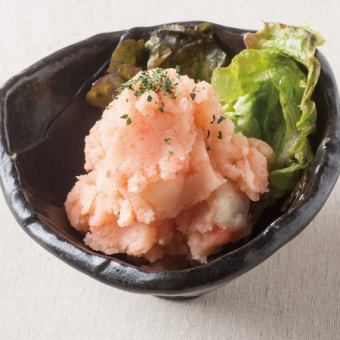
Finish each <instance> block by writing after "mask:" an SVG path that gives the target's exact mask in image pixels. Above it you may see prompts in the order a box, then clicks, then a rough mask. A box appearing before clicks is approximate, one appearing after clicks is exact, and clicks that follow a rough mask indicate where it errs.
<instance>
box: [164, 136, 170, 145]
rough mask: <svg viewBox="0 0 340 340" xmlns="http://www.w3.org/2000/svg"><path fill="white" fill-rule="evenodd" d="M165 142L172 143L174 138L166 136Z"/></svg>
mask: <svg viewBox="0 0 340 340" xmlns="http://www.w3.org/2000/svg"><path fill="white" fill-rule="evenodd" d="M164 142H165V143H166V144H171V142H172V139H171V138H169V137H167V138H164Z"/></svg>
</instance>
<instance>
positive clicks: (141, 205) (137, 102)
mask: <svg viewBox="0 0 340 340" xmlns="http://www.w3.org/2000/svg"><path fill="white" fill-rule="evenodd" d="M272 157H273V152H272V150H271V148H270V147H269V146H268V145H267V144H266V143H264V142H263V141H260V140H256V139H252V138H250V139H248V138H246V137H245V136H243V135H242V134H240V133H236V132H235V131H234V126H233V123H232V122H231V121H229V120H228V119H225V117H224V116H223V110H222V108H221V106H220V105H219V102H218V99H217V97H216V95H215V93H214V92H213V89H212V87H211V85H210V84H208V83H206V82H199V83H195V82H194V80H192V79H190V78H188V77H187V76H180V75H179V74H178V73H177V72H176V70H174V69H167V70H162V69H154V70H150V71H144V72H141V73H139V74H137V75H136V76H135V77H134V78H133V79H132V81H130V82H129V83H127V84H126V85H125V86H124V89H123V90H122V92H121V93H120V95H119V96H118V97H117V98H116V99H114V100H113V101H112V102H111V103H110V105H109V106H108V107H107V108H106V110H105V111H104V112H103V115H102V118H101V119H100V120H99V121H98V122H97V123H96V124H95V125H94V126H93V128H92V129H91V131H90V134H89V135H88V136H87V137H86V140H85V160H86V161H85V169H86V171H87V172H88V173H87V174H86V175H82V176H79V177H78V181H77V183H76V184H75V186H74V187H73V189H72V190H71V192H70V193H69V194H68V196H67V199H66V202H65V208H66V212H67V215H68V218H69V220H70V223H71V225H72V226H73V227H75V228H76V229H77V230H79V231H81V232H84V233H86V236H85V239H84V241H85V243H86V244H87V245H88V246H90V247H91V248H92V249H94V250H97V251H101V252H103V253H105V254H108V255H111V254H116V253H127V254H129V255H132V256H138V257H145V258H147V259H148V260H149V261H150V262H155V261H157V260H159V259H161V258H163V257H165V256H176V255H184V256H187V258H188V259H193V260H197V261H200V262H201V263H204V262H206V261H207V256H209V255H210V254H212V253H213V252H215V251H216V250H217V249H218V248H219V247H221V246H222V245H224V244H226V243H228V242H235V241H237V240H239V239H240V238H242V237H244V236H246V235H248V234H249V233H250V231H251V226H250V220H249V202H250V200H253V201H255V200H258V199H259V197H260V195H261V193H263V192H265V191H267V187H268V170H267V168H268V163H269V162H270V161H271V160H272Z"/></svg>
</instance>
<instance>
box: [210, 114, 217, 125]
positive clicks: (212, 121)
mask: <svg viewBox="0 0 340 340" xmlns="http://www.w3.org/2000/svg"><path fill="white" fill-rule="evenodd" d="M215 119H216V116H215V115H213V116H212V120H211V121H210V124H213V123H214V122H215Z"/></svg>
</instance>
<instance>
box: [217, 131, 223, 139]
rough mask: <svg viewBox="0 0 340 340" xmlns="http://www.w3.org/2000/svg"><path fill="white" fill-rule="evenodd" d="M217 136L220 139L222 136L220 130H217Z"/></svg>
mask: <svg viewBox="0 0 340 340" xmlns="http://www.w3.org/2000/svg"><path fill="white" fill-rule="evenodd" d="M217 138H218V139H222V138H223V134H222V131H218V134H217Z"/></svg>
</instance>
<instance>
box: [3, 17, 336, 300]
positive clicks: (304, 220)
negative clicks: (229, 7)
mask: <svg viewBox="0 0 340 340" xmlns="http://www.w3.org/2000/svg"><path fill="white" fill-rule="evenodd" d="M200 22H202V21H188V22H177V23H180V24H185V25H194V24H197V23H200ZM212 24H213V23H212ZM159 26H162V25H156V26H149V27H135V28H132V29H130V30H122V31H117V32H108V33H100V34H96V35H94V36H92V37H90V38H88V39H84V40H81V41H79V42H77V43H74V44H71V45H69V46H67V47H65V48H62V49H60V50H58V51H56V52H54V53H52V54H50V55H49V56H47V57H45V58H43V59H41V60H40V61H38V62H37V63H35V64H33V65H32V66H30V67H28V68H27V69H25V70H23V71H22V72H20V73H19V74H17V75H15V76H14V77H12V78H11V79H9V80H8V81H7V82H6V83H5V84H4V85H3V86H2V88H1V89H0V182H1V187H2V190H3V193H4V196H5V199H6V202H7V204H8V206H9V208H10V210H11V212H12V213H13V215H14V216H15V218H16V220H17V222H18V223H19V224H20V225H21V227H22V228H23V229H24V231H25V232H26V233H27V234H28V235H29V236H31V237H32V238H33V239H34V240H36V241H37V242H38V243H39V244H40V245H42V246H43V247H44V248H45V249H47V250H48V251H50V252H51V253H53V254H54V255H56V256H57V257H58V258H60V259H61V260H63V261H65V262H66V263H68V264H69V265H71V266H72V267H74V268H76V269H78V270H80V271H82V272H84V273H86V274H88V275H90V276H91V277H93V278H95V279H97V280H99V281H101V282H104V283H106V284H109V285H111V286H114V287H117V288H120V289H123V290H129V291H133V292H139V293H148V294H154V295H163V296H173V295H176V296H178V295H186V296H188V295H195V294H197V293H198V292H199V293H202V292H205V291H208V290H211V289H212V287H219V286H221V285H223V284H225V283H226V282H227V281H230V280H232V279H233V278H235V277H237V276H239V275H241V274H243V273H245V272H246V271H248V270H250V269H252V268H253V267H255V266H256V265H258V264H259V263H261V262H263V261H264V260H266V259H267V258H268V257H269V256H270V255H272V254H273V253H274V252H276V251H277V250H278V249H279V248H281V247H282V246H283V245H284V244H286V243H287V242H288V241H289V240H291V239H292V238H294V237H295V236H296V235H298V234H299V233H300V232H301V231H302V230H303V229H304V228H305V227H306V226H307V225H308V224H309V222H310V221H311V220H312V219H313V218H314V217H315V215H316V214H317V213H318V211H319V210H320V209H321V208H322V206H323V205H324V203H325V202H326V200H327V198H328V196H329V194H330V193H331V191H332V189H333V187H334V185H335V183H336V180H337V178H338V176H339V172H340V100H339V94H338V90H337V84H336V81H335V78H334V74H333V72H332V70H331V67H330V65H329V63H328V62H327V60H326V58H325V57H324V56H323V55H322V53H321V52H320V51H318V52H317V56H318V59H319V61H320V64H321V71H322V73H323V76H324V79H325V84H324V86H325V87H326V94H327V100H328V103H329V111H330V117H329V124H328V126H327V129H326V133H325V137H324V138H323V140H322V142H321V144H320V146H319V147H318V150H321V149H324V150H326V152H325V154H326V157H325V159H324V160H323V163H322V164H321V165H319V166H318V176H317V179H316V181H315V183H313V185H312V188H313V189H314V190H311V192H310V193H309V194H308V195H306V196H305V197H304V198H303V199H302V200H301V201H300V202H299V203H298V204H297V206H295V207H294V208H292V209H290V210H288V211H287V212H285V213H284V214H283V215H282V216H280V217H279V218H278V219H276V220H275V221H274V222H272V223H271V224H269V225H268V226H267V227H266V228H265V229H264V230H263V231H262V232H261V233H259V234H258V235H257V236H256V237H254V238H253V239H251V240H250V241H249V242H247V243H246V244H244V245H242V246H241V247H239V248H237V249H235V250H233V251H231V252H228V253H226V254H224V255H221V256H220V257H218V258H216V259H214V260H212V261H211V262H208V263H207V264H202V265H200V266H197V267H192V268H187V269H183V270H178V271H160V272H152V271H150V272H148V271H145V270H143V269H140V268H138V267H134V266H132V265H128V264H126V263H125V262H123V261H120V260H118V259H116V258H113V257H109V256H106V255H104V254H99V253H96V252H94V251H92V250H89V249H86V248H82V247H80V246H79V245H77V244H76V243H74V242H73V241H71V240H69V239H67V238H65V237H64V236H63V235H60V234H58V233H56V232H55V231H54V230H52V229H50V228H49V227H48V226H47V225H46V224H44V222H43V221H42V220H41V219H40V218H39V216H38V215H37V213H36V212H35V211H34V209H33V208H31V207H30V205H29V203H28V202H27V201H26V199H25V197H24V195H23V192H22V191H21V189H20V180H19V174H18V171H17V169H16V166H15V154H11V153H10V152H9V150H8V142H7V141H8V139H7V135H6V128H5V125H6V115H7V112H6V93H7V92H8V91H10V89H11V88H12V87H13V86H14V85H15V84H16V83H17V82H18V80H20V79H21V78H22V77H26V76H28V75H30V74H33V73H35V72H37V71H38V70H39V69H41V68H42V67H44V66H45V65H48V64H49V63H51V62H54V61H56V60H57V59H58V58H59V57H61V56H63V55H65V54H67V53H70V52H71V51H72V50H74V49H77V48H79V47H80V46H82V45H83V44H90V43H91V42H92V41H95V40H96V39H98V38H101V37H105V36H109V35H111V34H113V33H115V34H119V35H121V36H122V35H123V34H125V33H126V32H130V31H134V30H148V31H150V30H151V29H154V28H156V27H159ZM213 26H214V27H217V28H219V29H222V30H224V31H229V32H231V33H235V34H237V35H243V34H244V33H245V32H249V31H251V30H244V29H239V28H233V27H227V26H222V25H217V24H213ZM302 212H303V214H302Z"/></svg>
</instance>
